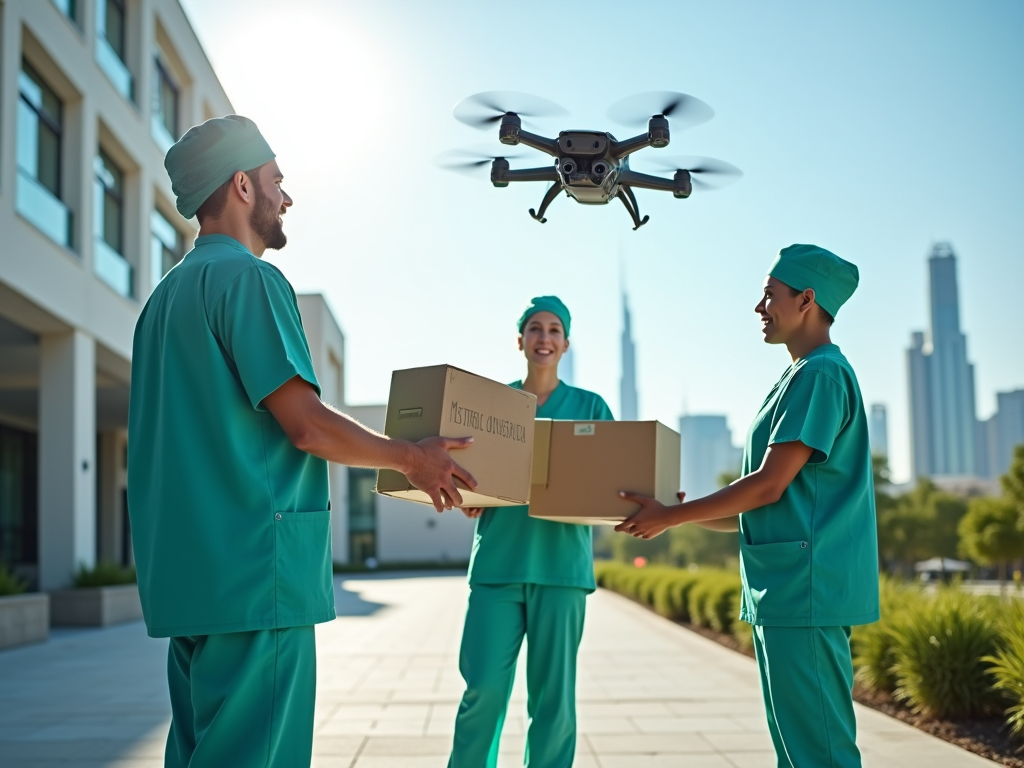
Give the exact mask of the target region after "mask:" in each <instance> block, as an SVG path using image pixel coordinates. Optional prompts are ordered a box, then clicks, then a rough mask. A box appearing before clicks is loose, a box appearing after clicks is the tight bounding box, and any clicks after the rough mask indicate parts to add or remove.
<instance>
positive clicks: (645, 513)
mask: <svg viewBox="0 0 1024 768" xmlns="http://www.w3.org/2000/svg"><path fill="white" fill-rule="evenodd" d="M677 495H678V496H680V497H681V496H685V495H686V494H685V493H682V492H680V493H679V494H677ZM619 496H621V497H622V498H624V499H626V500H627V501H635V502H636V503H637V504H639V505H640V511H639V512H636V513H635V514H634V515H633V516H632V517H628V518H626V519H625V520H623V521H622V522H621V523H619V524H618V525H616V526H615V530H616V531H619V532H620V533H628V534H629V535H630V536H635V537H636V538H638V539H653V538H654V537H655V536H660V535H661V534H663V533H664V532H665V531H667V530H668V529H669V528H672V527H673V526H674V525H676V523H675V521H674V520H673V519H672V516H671V515H670V514H669V513H668V507H666V506H665V505H664V504H662V503H661V502H660V501H658V500H657V499H652V498H650V497H649V496H638V495H637V494H635V493H627V492H626V491H620V492H619ZM680 501H682V499H681V498H680Z"/></svg>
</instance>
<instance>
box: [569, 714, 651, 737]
mask: <svg viewBox="0 0 1024 768" xmlns="http://www.w3.org/2000/svg"><path fill="white" fill-rule="evenodd" d="M576 726H577V728H578V730H579V732H580V733H588V734H589V733H639V729H638V728H637V726H636V723H635V722H634V721H633V719H632V718H629V717H577V722H576Z"/></svg>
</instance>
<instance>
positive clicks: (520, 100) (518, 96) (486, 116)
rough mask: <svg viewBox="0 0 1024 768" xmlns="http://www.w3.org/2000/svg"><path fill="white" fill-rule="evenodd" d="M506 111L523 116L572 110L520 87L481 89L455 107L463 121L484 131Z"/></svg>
mask: <svg viewBox="0 0 1024 768" xmlns="http://www.w3.org/2000/svg"><path fill="white" fill-rule="evenodd" d="M506 112H515V113H516V114H517V115H519V116H520V117H557V116H564V115H568V114H569V113H568V112H567V111H566V110H565V109H564V108H563V107H560V106H559V105H558V104H555V102H553V101H548V100H547V99H542V98H541V97H540V96H531V95H530V94H528V93H519V92H518V91H484V92H483V93H477V94H474V95H472V96H469V97H467V98H465V99H463V100H462V101H460V102H459V103H458V104H456V105H455V109H453V110H452V114H453V115H454V116H455V119H456V120H458V121H459V122H460V123H465V124H466V125H468V126H469V127H470V128H477V129H478V130H481V131H483V130H486V129H488V128H490V127H491V126H492V125H495V124H496V123H498V122H500V121H501V118H503V117H504V116H505V113H506Z"/></svg>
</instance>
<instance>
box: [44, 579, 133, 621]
mask: <svg viewBox="0 0 1024 768" xmlns="http://www.w3.org/2000/svg"><path fill="white" fill-rule="evenodd" d="M141 618H142V603H141V602H140V601H139V587H138V585H137V584H125V585H122V586H117V587H80V588H77V589H62V590H60V591H58V592H51V593H50V626H52V627H105V626H107V625H109V624H120V623H121V622H124V621H137V620H138V619H141Z"/></svg>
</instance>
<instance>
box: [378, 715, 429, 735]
mask: <svg viewBox="0 0 1024 768" xmlns="http://www.w3.org/2000/svg"><path fill="white" fill-rule="evenodd" d="M426 727H427V719H426V717H425V716H424V717H422V718H417V719H414V720H391V719H381V720H377V721H375V722H374V725H373V730H372V731H371V732H370V734H371V735H373V736H422V735H423V733H424V731H425V730H426Z"/></svg>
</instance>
